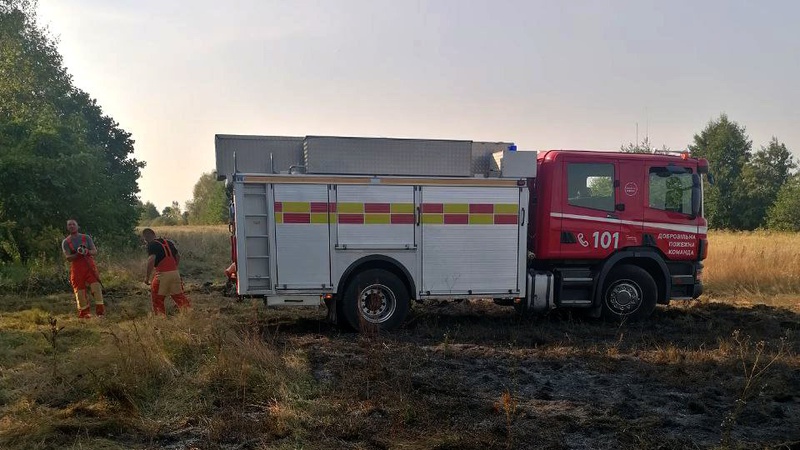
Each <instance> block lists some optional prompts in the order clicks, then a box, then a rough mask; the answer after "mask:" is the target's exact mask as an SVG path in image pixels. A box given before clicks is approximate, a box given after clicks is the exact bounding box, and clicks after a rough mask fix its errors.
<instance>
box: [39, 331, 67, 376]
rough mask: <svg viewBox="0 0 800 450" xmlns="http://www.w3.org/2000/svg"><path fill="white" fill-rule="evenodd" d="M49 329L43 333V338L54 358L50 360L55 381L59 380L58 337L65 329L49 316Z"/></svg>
mask: <svg viewBox="0 0 800 450" xmlns="http://www.w3.org/2000/svg"><path fill="white" fill-rule="evenodd" d="M47 321H48V324H49V328H48V329H47V331H42V336H44V338H45V339H47V343H48V344H50V350H51V355H52V358H51V360H50V364H51V369H52V375H53V380H54V381H55V380H58V379H59V376H58V354H59V352H58V335H59V333H61V330H63V329H64V327H63V326H61V327H59V326H58V319H56V318H55V317H53V316H48V318H47Z"/></svg>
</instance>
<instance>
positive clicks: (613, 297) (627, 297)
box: [606, 280, 642, 316]
mask: <svg viewBox="0 0 800 450" xmlns="http://www.w3.org/2000/svg"><path fill="white" fill-rule="evenodd" d="M606 306H608V309H610V310H611V311H612V312H613V313H614V314H618V315H621V316H624V315H627V314H632V313H635V312H636V310H638V309H639V307H640V306H642V288H641V287H639V285H638V284H637V283H636V282H635V281H633V280H618V281H616V282H614V284H612V285H611V287H609V288H608V291H607V292H606Z"/></svg>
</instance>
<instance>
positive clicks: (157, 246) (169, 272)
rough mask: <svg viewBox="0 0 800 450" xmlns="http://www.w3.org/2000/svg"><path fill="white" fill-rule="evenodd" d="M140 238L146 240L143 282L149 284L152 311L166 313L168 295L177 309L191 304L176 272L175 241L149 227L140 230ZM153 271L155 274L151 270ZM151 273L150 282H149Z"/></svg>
mask: <svg viewBox="0 0 800 450" xmlns="http://www.w3.org/2000/svg"><path fill="white" fill-rule="evenodd" d="M142 238H144V240H145V242H147V255H148V257H147V274H146V275H145V278H144V282H145V284H150V285H151V286H150V297H151V298H152V300H153V312H155V313H156V314H163V315H166V314H167V311H166V309H165V308H164V299H165V298H166V297H167V295H169V296H170V297H172V300H173V301H174V302H175V305H176V306H177V307H178V309H181V310H183V309H186V308H189V307H190V306H192V302H191V301H190V300H189V298H188V297H187V296H186V294H185V293H184V292H183V281H181V275H180V272H178V263H179V262H180V260H181V257H180V255H179V254H178V249H177V248H176V247H175V243H174V242H172V241H170V240H168V239H164V238H161V237H156V233H155V231H153V230H152V229H150V228H145V229H144V230H142ZM154 271H155V274H153V272H154ZM151 275H152V284H151V278H150V277H151Z"/></svg>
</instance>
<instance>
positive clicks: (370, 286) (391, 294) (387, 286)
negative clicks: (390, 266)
mask: <svg viewBox="0 0 800 450" xmlns="http://www.w3.org/2000/svg"><path fill="white" fill-rule="evenodd" d="M341 300H342V305H341V307H342V309H341V312H342V313H343V316H344V319H345V321H346V323H347V325H349V326H350V327H352V328H353V329H355V330H361V329H362V328H363V327H364V326H367V327H368V326H375V327H377V328H379V329H381V330H391V329H393V328H396V327H397V326H399V325H400V324H401V323H403V320H405V318H406V315H407V314H408V308H409V300H410V297H409V295H408V290H407V289H406V286H405V285H404V284H403V282H402V281H400V279H399V278H398V277H397V275H395V274H393V273H391V272H389V271H386V270H383V269H368V270H365V271H363V272H361V273H359V274H358V275H356V276H355V277H354V278H353V279H352V280H350V283H349V284H348V285H347V288H346V289H345V291H344V296H343V297H342V299H341Z"/></svg>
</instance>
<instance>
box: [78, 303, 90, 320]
mask: <svg viewBox="0 0 800 450" xmlns="http://www.w3.org/2000/svg"><path fill="white" fill-rule="evenodd" d="M78 318H79V319H91V318H92V308H91V307H90V306H88V307H86V308H84V309H81V310H80V311H78Z"/></svg>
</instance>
